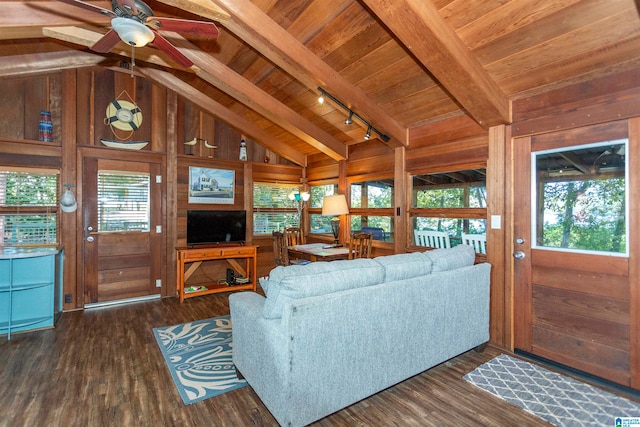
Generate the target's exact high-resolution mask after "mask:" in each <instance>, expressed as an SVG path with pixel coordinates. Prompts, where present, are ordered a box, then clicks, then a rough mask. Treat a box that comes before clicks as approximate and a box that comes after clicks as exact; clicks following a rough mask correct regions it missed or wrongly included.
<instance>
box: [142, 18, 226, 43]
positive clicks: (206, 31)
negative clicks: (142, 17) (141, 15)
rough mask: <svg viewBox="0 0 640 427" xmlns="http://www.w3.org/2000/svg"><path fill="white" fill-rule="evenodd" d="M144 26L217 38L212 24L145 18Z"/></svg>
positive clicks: (186, 20)
mask: <svg viewBox="0 0 640 427" xmlns="http://www.w3.org/2000/svg"><path fill="white" fill-rule="evenodd" d="M146 24H147V25H149V26H150V27H152V28H153V29H154V30H160V31H174V32H176V33H181V34H192V35H194V36H200V37H211V38H217V37H218V27H216V25H215V24H214V23H213V22H206V21H192V20H190V19H178V18H165V17H159V16H150V17H149V18H147V21H146Z"/></svg>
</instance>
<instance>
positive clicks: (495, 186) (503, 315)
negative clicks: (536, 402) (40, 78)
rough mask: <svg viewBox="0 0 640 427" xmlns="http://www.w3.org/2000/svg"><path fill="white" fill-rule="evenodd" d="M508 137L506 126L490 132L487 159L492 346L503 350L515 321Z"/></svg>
mask: <svg viewBox="0 0 640 427" xmlns="http://www.w3.org/2000/svg"><path fill="white" fill-rule="evenodd" d="M506 138H507V133H506V127H505V126H495V127H492V128H490V129H489V140H488V143H489V158H488V159H487V167H486V171H487V181H486V187H487V199H488V200H487V213H486V218H487V223H486V227H487V229H486V234H487V261H488V262H489V263H491V265H492V268H491V299H490V301H491V308H490V310H491V316H490V318H491V324H490V336H491V338H490V339H491V342H492V343H493V344H495V345H497V346H499V347H503V348H509V347H510V346H511V339H510V336H509V334H510V331H511V327H507V326H506V325H510V324H511V322H512V321H513V317H512V309H513V308H512V306H511V301H510V297H511V290H510V289H509V286H508V285H507V284H508V283H510V282H507V281H506V280H505V279H506V277H505V270H507V269H508V268H509V267H510V265H511V262H509V264H506V257H505V252H509V250H510V247H511V245H510V244H508V243H507V242H506V241H505V235H506V233H505V228H506V227H508V224H509V222H508V221H507V218H506V217H505V209H506V200H507V197H506V196H507V194H506V185H505V184H506V182H507V174H506V167H505V166H506V165H505V163H506V147H507V140H506ZM494 215H495V216H497V217H499V218H500V223H501V226H500V227H499V228H493V227H492V220H491V218H492V216H494Z"/></svg>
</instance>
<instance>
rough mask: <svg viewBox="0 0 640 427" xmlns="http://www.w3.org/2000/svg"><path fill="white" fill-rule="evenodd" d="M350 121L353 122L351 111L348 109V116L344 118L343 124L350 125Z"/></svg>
mask: <svg viewBox="0 0 640 427" xmlns="http://www.w3.org/2000/svg"><path fill="white" fill-rule="evenodd" d="M351 123H353V111H349V117H347V118H346V119H344V124H345V125H350V124H351Z"/></svg>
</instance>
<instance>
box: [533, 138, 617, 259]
mask: <svg viewBox="0 0 640 427" xmlns="http://www.w3.org/2000/svg"><path fill="white" fill-rule="evenodd" d="M626 142H627V140H626V139H625V140H616V141H607V142H603V143H599V144H593V145H589V146H581V147H573V148H564V149H562V150H561V151H558V150H556V151H548V152H547V151H545V152H538V153H533V159H532V160H533V162H534V167H533V168H532V170H534V171H535V177H534V178H533V179H532V182H533V183H534V185H535V190H536V191H532V194H533V195H534V197H535V198H534V201H533V203H532V206H533V207H534V209H535V212H534V215H533V217H534V218H536V221H534V224H533V227H534V228H535V230H534V234H533V235H535V236H536V245H537V246H538V247H546V248H559V249H572V250H585V251H596V252H608V253H620V254H626V253H627V229H628V226H627V213H626V210H627V204H626V198H627V188H626V187H627V185H626V183H627V179H626V146H627V144H626Z"/></svg>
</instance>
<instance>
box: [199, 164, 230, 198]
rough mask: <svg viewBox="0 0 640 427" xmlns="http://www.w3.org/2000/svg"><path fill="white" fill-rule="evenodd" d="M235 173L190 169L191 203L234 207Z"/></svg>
mask: <svg viewBox="0 0 640 427" xmlns="http://www.w3.org/2000/svg"><path fill="white" fill-rule="evenodd" d="M234 184H235V171H232V170H225V169H209V168H201V167H195V166H190V167H189V203H209V204H220V205H232V204H233V193H234Z"/></svg>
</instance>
